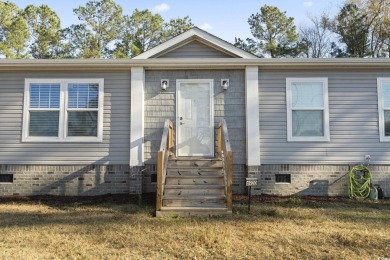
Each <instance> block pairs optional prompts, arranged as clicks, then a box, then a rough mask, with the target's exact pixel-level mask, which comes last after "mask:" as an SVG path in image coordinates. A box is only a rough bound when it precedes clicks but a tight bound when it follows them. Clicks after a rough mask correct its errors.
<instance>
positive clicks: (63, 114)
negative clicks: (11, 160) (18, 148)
mask: <svg viewBox="0 0 390 260" xmlns="http://www.w3.org/2000/svg"><path fill="white" fill-rule="evenodd" d="M33 83H57V84H60V108H59V109H55V110H56V111H57V110H59V111H60V115H59V126H58V137H46V136H29V135H28V133H29V122H30V118H29V117H30V116H29V115H30V113H29V111H30V84H33ZM71 83H91V84H94V83H95V84H98V85H99V101H98V104H99V107H98V109H96V111H98V124H97V127H98V129H97V137H94V136H80V137H79V136H77V137H74V136H72V137H68V136H66V132H67V125H68V124H67V110H68V109H67V103H68V91H67V87H68V84H71ZM103 108H104V79H25V84H24V107H23V130H22V142H78V143H88V142H96V143H98V142H99V143H101V142H103ZM33 110H37V109H33ZM42 110H44V111H46V110H53V109H50V108H49V109H46V108H45V109H42ZM91 110H94V109H88V111H91Z"/></svg>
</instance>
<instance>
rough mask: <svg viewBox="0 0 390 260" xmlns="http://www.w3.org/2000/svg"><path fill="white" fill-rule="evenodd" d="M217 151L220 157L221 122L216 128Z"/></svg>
mask: <svg viewBox="0 0 390 260" xmlns="http://www.w3.org/2000/svg"><path fill="white" fill-rule="evenodd" d="M217 146H218V147H217V149H218V150H217V152H218V157H219V158H222V149H223V148H222V124H221V123H219V124H218V129H217Z"/></svg>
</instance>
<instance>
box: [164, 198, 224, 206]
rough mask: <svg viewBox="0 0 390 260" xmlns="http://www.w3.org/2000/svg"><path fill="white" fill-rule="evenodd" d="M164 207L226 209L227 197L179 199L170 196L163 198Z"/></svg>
mask: <svg viewBox="0 0 390 260" xmlns="http://www.w3.org/2000/svg"><path fill="white" fill-rule="evenodd" d="M163 206H164V207H208V208H213V207H217V208H221V207H226V198H225V196H206V197H205V196H202V197H200V196H199V197H179V196H170V197H165V196H164V198H163Z"/></svg>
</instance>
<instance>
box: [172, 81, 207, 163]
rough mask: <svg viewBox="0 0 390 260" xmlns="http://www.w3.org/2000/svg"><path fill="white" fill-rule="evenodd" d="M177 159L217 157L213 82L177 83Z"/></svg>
mask: <svg viewBox="0 0 390 260" xmlns="http://www.w3.org/2000/svg"><path fill="white" fill-rule="evenodd" d="M176 89H177V110H176V125H177V126H176V133H177V134H176V137H177V138H176V150H177V151H176V152H177V156H214V116H213V109H214V105H213V80H211V79H201V80H187V79H179V80H177V81H176Z"/></svg>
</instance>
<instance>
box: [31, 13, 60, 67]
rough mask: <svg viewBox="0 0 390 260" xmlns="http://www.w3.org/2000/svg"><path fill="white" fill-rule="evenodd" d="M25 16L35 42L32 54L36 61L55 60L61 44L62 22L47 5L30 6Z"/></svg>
mask: <svg viewBox="0 0 390 260" xmlns="http://www.w3.org/2000/svg"><path fill="white" fill-rule="evenodd" d="M24 16H25V19H26V21H27V24H28V25H29V27H30V34H31V36H32V38H33V42H32V43H31V45H30V53H31V55H32V56H33V57H34V58H36V59H48V58H55V57H56V56H57V54H58V53H57V52H58V51H59V48H60V44H61V21H60V18H59V17H58V15H57V14H56V13H55V12H54V11H53V10H52V9H50V7H49V6H47V5H41V6H39V7H37V6H34V5H28V6H27V7H26V9H25V10H24Z"/></svg>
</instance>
